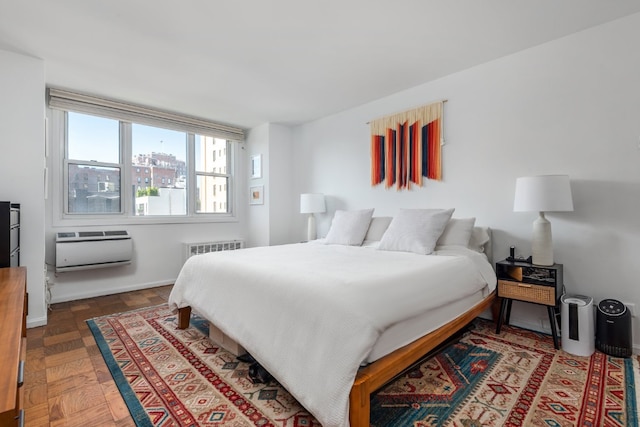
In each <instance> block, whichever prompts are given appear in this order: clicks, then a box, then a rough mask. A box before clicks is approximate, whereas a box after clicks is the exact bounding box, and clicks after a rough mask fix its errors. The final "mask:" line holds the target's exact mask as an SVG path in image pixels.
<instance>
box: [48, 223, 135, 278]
mask: <svg viewBox="0 0 640 427" xmlns="http://www.w3.org/2000/svg"><path fill="white" fill-rule="evenodd" d="M132 255H133V240H132V239H131V236H130V235H129V233H128V232H127V231H126V230H116V231H71V232H62V233H56V272H65V271H76V270H89V269H93V268H104V267H115V266H118V265H125V264H130V263H131V258H132Z"/></svg>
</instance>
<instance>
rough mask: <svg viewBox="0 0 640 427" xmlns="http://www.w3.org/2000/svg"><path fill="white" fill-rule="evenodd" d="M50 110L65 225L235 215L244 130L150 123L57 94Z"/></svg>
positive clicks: (162, 119)
mask: <svg viewBox="0 0 640 427" xmlns="http://www.w3.org/2000/svg"><path fill="white" fill-rule="evenodd" d="M87 99H90V100H94V102H88V101H87ZM85 102H86V103H85ZM101 102H104V104H102V105H101V104H100V103H101ZM49 106H50V107H51V108H52V109H51V110H50V112H51V113H50V116H51V119H52V120H51V123H52V124H53V129H55V131H54V132H53V133H52V135H53V136H54V138H53V142H54V144H56V143H57V144H59V146H60V151H59V153H60V154H61V155H62V156H61V158H59V160H58V161H60V163H59V164H61V165H62V166H63V168H62V169H61V171H62V175H58V176H60V179H61V182H63V183H64V187H63V188H64V191H63V192H62V194H61V195H60V196H59V197H60V199H58V200H62V201H63V202H64V203H62V205H61V207H60V209H61V211H62V214H63V216H62V220H66V219H72V218H76V219H91V218H97V216H100V215H101V216H103V217H104V216H105V215H109V216H110V217H112V218H114V219H116V218H118V217H121V218H139V217H142V216H144V217H156V218H160V217H183V218H191V217H193V218H195V217H196V216H197V217H198V218H205V217H206V216H207V215H210V217H211V218H213V217H214V216H213V215H212V214H226V216H228V214H231V213H232V210H231V207H232V206H233V203H232V201H233V200H234V198H233V189H234V187H233V173H232V172H233V170H234V168H233V153H234V150H233V148H234V147H235V146H236V144H234V142H233V141H234V140H235V141H242V140H243V137H244V136H243V134H242V131H241V130H239V129H234V128H229V127H224V126H221V125H216V124H213V123H210V122H205V121H201V120H198V119H192V118H188V117H182V116H175V115H173V114H172V113H164V112H161V113H160V112H159V113H158V116H157V118H154V117H153V115H152V113H153V111H152V110H149V109H145V108H144V107H135V106H131V105H130V104H120V103H118V102H117V101H109V102H105V101H104V100H101V98H93V97H91V96H90V95H84V96H77V98H76V95H74V94H71V93H69V92H63V91H58V90H55V89H49ZM119 106H122V108H120V107H119ZM118 108H120V109H118ZM127 109H129V110H127ZM115 110H117V111H115ZM141 111H143V112H144V114H138V113H139V112H141ZM172 119H176V122H172V121H171V120H172ZM205 128H206V129H208V130H206V131H203V129H205ZM208 131H211V134H210V135H209V134H207V132H208ZM228 136H233V137H234V138H233V139H228ZM133 153H135V155H134V154H133ZM55 170H56V172H55V173H56V174H58V172H57V169H55ZM142 178H144V180H143V179H142ZM143 182H144V184H143ZM216 187H218V189H220V190H219V191H215V189H216ZM58 188H59V187H58ZM223 188H224V190H222V189H223ZM54 200H55V199H54ZM56 203H57V202H56ZM140 220H142V219H140Z"/></svg>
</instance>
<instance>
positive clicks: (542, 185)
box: [513, 175, 573, 266]
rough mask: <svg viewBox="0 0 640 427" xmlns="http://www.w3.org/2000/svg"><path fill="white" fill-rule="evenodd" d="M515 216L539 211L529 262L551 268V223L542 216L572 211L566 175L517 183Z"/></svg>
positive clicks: (543, 177)
mask: <svg viewBox="0 0 640 427" xmlns="http://www.w3.org/2000/svg"><path fill="white" fill-rule="evenodd" d="M513 211H514V212H531V211H538V212H539V216H538V218H537V219H536V220H535V221H534V222H533V238H532V241H531V262H532V263H533V264H536V265H547V266H548V265H553V244H552V239H551V223H550V222H549V221H548V220H547V219H546V218H545V216H544V213H545V212H561V211H573V199H572V197H571V185H570V183H569V176H568V175H539V176H525V177H520V178H518V179H517V180H516V194H515V198H514V201H513Z"/></svg>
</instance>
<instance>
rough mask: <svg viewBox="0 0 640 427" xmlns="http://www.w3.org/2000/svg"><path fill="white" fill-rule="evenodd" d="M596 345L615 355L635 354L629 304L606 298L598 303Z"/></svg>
mask: <svg viewBox="0 0 640 427" xmlns="http://www.w3.org/2000/svg"><path fill="white" fill-rule="evenodd" d="M596 329H597V330H596V347H597V348H598V350H600V351H601V352H603V353H606V354H608V355H609V356H615V357H630V356H631V355H632V354H633V345H632V338H631V313H630V312H629V309H627V306H625V305H624V304H623V303H621V302H620V301H617V300H615V299H604V300H602V301H600V303H599V304H598V314H597V328H596Z"/></svg>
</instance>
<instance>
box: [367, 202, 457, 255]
mask: <svg viewBox="0 0 640 427" xmlns="http://www.w3.org/2000/svg"><path fill="white" fill-rule="evenodd" d="M453 211H454V209H400V211H399V212H398V214H397V215H396V216H395V217H393V220H391V224H389V228H387V231H386V232H385V233H384V236H382V240H381V241H380V245H379V246H378V249H379V250H386V251H402V252H414V253H417V254H422V255H428V254H430V253H431V252H433V248H435V246H436V242H437V241H438V238H439V237H440V235H441V234H442V231H443V230H444V228H445V227H446V225H447V222H448V221H449V219H450V218H451V215H452V214H453Z"/></svg>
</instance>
